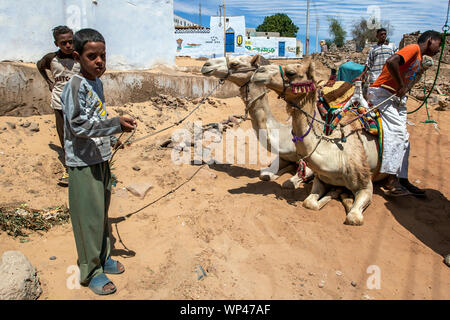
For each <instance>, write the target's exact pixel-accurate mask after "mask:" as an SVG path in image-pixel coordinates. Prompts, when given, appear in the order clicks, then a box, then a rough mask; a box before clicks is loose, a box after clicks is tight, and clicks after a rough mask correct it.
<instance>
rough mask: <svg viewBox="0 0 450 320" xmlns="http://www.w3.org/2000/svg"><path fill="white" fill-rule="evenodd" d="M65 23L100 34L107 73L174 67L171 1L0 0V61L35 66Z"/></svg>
mask: <svg viewBox="0 0 450 320" xmlns="http://www.w3.org/2000/svg"><path fill="white" fill-rule="evenodd" d="M64 24H65V25H68V26H69V27H71V28H72V29H74V31H77V30H79V29H81V28H86V27H89V28H94V29H96V30H98V31H99V32H101V33H102V34H103V36H104V37H105V40H106V49H107V68H108V69H110V70H111V69H115V70H130V69H146V68H151V67H152V66H153V65H155V64H157V63H164V64H172V65H173V64H175V52H176V42H175V40H174V38H175V36H174V33H173V28H174V25H173V0H129V1H124V0H97V5H95V4H94V3H93V2H92V0H39V1H36V0H20V1H11V0H0V37H1V39H2V45H1V46H0V60H14V61H17V60H23V61H26V62H36V61H37V60H39V59H40V58H41V57H42V56H43V55H44V54H46V53H48V52H52V51H56V50H57V48H56V47H55V45H54V44H53V36H52V33H51V29H52V28H54V27H55V26H57V25H64Z"/></svg>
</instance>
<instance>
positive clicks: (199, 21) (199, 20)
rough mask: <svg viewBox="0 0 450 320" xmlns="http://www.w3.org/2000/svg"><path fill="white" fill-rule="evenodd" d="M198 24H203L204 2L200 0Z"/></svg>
mask: <svg viewBox="0 0 450 320" xmlns="http://www.w3.org/2000/svg"><path fill="white" fill-rule="evenodd" d="M198 25H199V26H200V27H201V26H202V2H201V1H199V2H198Z"/></svg>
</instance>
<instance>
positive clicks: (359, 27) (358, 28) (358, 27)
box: [351, 18, 394, 50]
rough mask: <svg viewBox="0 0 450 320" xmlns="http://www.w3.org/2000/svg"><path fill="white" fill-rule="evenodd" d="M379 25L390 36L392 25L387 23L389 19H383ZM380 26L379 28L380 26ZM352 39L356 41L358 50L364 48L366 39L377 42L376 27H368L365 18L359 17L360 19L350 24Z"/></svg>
mask: <svg viewBox="0 0 450 320" xmlns="http://www.w3.org/2000/svg"><path fill="white" fill-rule="evenodd" d="M381 27H383V28H385V29H386V30H387V36H388V37H389V36H391V35H392V33H393V30H394V29H393V27H392V26H391V24H390V23H389V21H383V22H382V24H381ZM381 27H380V28H381ZM351 33H352V36H353V40H355V42H356V48H357V49H358V50H362V49H364V46H365V44H366V41H368V42H377V41H378V39H377V37H376V35H377V29H370V28H369V26H368V23H367V20H366V19H365V18H361V20H359V21H357V22H355V23H354V24H353V26H352V30H351Z"/></svg>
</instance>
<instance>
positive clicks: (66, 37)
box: [55, 32, 73, 54]
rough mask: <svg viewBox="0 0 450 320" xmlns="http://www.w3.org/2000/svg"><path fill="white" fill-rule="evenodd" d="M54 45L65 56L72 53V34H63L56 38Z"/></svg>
mask: <svg viewBox="0 0 450 320" xmlns="http://www.w3.org/2000/svg"><path fill="white" fill-rule="evenodd" d="M55 45H56V46H57V47H58V48H59V49H60V50H61V51H62V52H63V53H65V54H72V52H73V34H72V32H68V33H63V34H60V35H58V36H56V40H55Z"/></svg>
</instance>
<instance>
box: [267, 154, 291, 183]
mask: <svg viewBox="0 0 450 320" xmlns="http://www.w3.org/2000/svg"><path fill="white" fill-rule="evenodd" d="M292 169H294V167H293V165H292V164H291V162H289V161H287V160H284V159H281V158H280V156H277V157H276V158H275V160H274V161H273V162H272V163H271V164H270V166H269V167H268V168H265V169H261V173H260V175H259V179H261V180H263V181H270V180H276V179H278V178H279V177H280V176H281V175H282V174H284V173H286V172H288V171H290V170H292Z"/></svg>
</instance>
